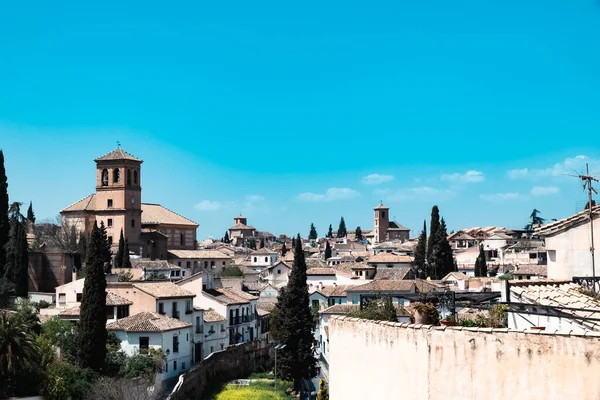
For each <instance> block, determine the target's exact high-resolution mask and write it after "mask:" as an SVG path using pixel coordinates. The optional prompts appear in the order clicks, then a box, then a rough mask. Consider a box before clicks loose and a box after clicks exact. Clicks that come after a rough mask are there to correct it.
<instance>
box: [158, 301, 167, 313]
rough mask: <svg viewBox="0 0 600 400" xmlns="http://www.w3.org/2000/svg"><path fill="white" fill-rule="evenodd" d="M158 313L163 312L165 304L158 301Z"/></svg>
mask: <svg viewBox="0 0 600 400" xmlns="http://www.w3.org/2000/svg"><path fill="white" fill-rule="evenodd" d="M158 313H159V314H164V313H165V305H164V304H163V303H158Z"/></svg>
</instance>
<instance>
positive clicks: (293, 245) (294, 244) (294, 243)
mask: <svg viewBox="0 0 600 400" xmlns="http://www.w3.org/2000/svg"><path fill="white" fill-rule="evenodd" d="M295 248H296V238H294V237H293V238H292V251H294V249H295Z"/></svg>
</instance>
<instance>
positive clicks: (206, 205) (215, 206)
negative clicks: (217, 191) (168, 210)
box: [194, 200, 223, 211]
mask: <svg viewBox="0 0 600 400" xmlns="http://www.w3.org/2000/svg"><path fill="white" fill-rule="evenodd" d="M194 208H196V210H200V211H216V210H219V209H221V208H223V204H221V203H219V202H218V201H211V200H202V201H201V202H199V203H196V205H195V206H194Z"/></svg>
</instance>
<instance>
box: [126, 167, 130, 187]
mask: <svg viewBox="0 0 600 400" xmlns="http://www.w3.org/2000/svg"><path fill="white" fill-rule="evenodd" d="M127 186H131V170H130V169H128V170H127Z"/></svg>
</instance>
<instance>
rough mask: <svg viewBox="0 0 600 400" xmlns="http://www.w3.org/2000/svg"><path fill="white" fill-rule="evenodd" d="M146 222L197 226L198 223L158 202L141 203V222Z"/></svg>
mask: <svg viewBox="0 0 600 400" xmlns="http://www.w3.org/2000/svg"><path fill="white" fill-rule="evenodd" d="M148 222H158V223H159V224H166V225H185V226H189V227H196V228H197V227H198V224H197V223H195V222H194V221H191V220H189V219H187V218H185V217H183V216H181V215H179V214H177V213H175V212H173V211H171V210H169V209H168V208H166V207H163V206H161V205H160V204H151V203H142V224H143V223H148Z"/></svg>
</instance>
